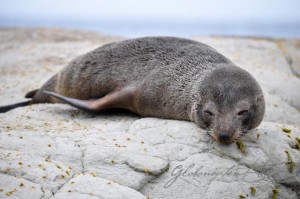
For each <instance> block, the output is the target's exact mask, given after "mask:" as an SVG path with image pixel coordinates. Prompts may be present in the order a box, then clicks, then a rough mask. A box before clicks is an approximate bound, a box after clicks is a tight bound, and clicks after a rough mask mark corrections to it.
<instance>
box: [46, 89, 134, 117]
mask: <svg viewBox="0 0 300 199" xmlns="http://www.w3.org/2000/svg"><path fill="white" fill-rule="evenodd" d="M131 91H132V89H122V90H120V91H116V92H112V93H109V94H107V95H105V96H104V97H102V98H100V99H91V100H79V99H74V98H69V97H65V96H62V95H59V94H57V93H54V92H49V91H43V92H44V93H47V94H48V95H50V96H52V97H55V98H58V99H60V100H62V101H64V102H66V103H68V104H70V105H71V106H73V107H76V108H78V109H81V110H84V111H87V112H93V113H98V112H101V111H103V110H106V109H112V108H123V109H127V110H130V111H133V112H135V111H134V109H133V108H132V107H133V106H132V102H133V95H132V92H131Z"/></svg>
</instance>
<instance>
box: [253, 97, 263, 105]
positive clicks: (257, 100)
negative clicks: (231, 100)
mask: <svg viewBox="0 0 300 199" xmlns="http://www.w3.org/2000/svg"><path fill="white" fill-rule="evenodd" d="M262 103H263V104H264V103H265V102H264V96H263V94H259V95H257V96H256V99H255V104H256V105H259V104H262Z"/></svg>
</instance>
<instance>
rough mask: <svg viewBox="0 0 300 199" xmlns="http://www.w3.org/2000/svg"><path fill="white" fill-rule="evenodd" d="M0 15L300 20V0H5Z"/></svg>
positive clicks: (0, 8) (18, 16) (176, 19)
mask: <svg viewBox="0 0 300 199" xmlns="http://www.w3.org/2000/svg"><path fill="white" fill-rule="evenodd" d="M0 17H5V18H27V17H28V18H64V19H71V20H72V19H73V20H76V19H82V20H87V19H88V20H90V19H96V20H109V19H115V20H116V19H133V20H173V21H174V22H176V21H187V20H190V21H229V22H230V21H232V22H236V21H237V22H243V21H254V22H279V23H285V22H300V0H106V1H105V0H1V1H0Z"/></svg>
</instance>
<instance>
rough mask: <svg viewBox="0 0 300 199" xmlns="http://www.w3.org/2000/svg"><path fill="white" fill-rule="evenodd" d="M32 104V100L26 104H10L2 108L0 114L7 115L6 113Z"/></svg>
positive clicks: (0, 107)
mask: <svg viewBox="0 0 300 199" xmlns="http://www.w3.org/2000/svg"><path fill="white" fill-rule="evenodd" d="M30 103H31V100H29V101H26V102H20V103H16V104H10V105H7V106H0V113H5V112H7V111H10V110H12V109H14V108H17V107H22V106H27V105H29V104H30Z"/></svg>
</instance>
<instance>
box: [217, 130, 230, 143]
mask: <svg viewBox="0 0 300 199" xmlns="http://www.w3.org/2000/svg"><path fill="white" fill-rule="evenodd" d="M219 137H220V140H222V141H227V140H229V138H230V135H229V133H228V132H226V131H224V132H221V133H220V134H219Z"/></svg>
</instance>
